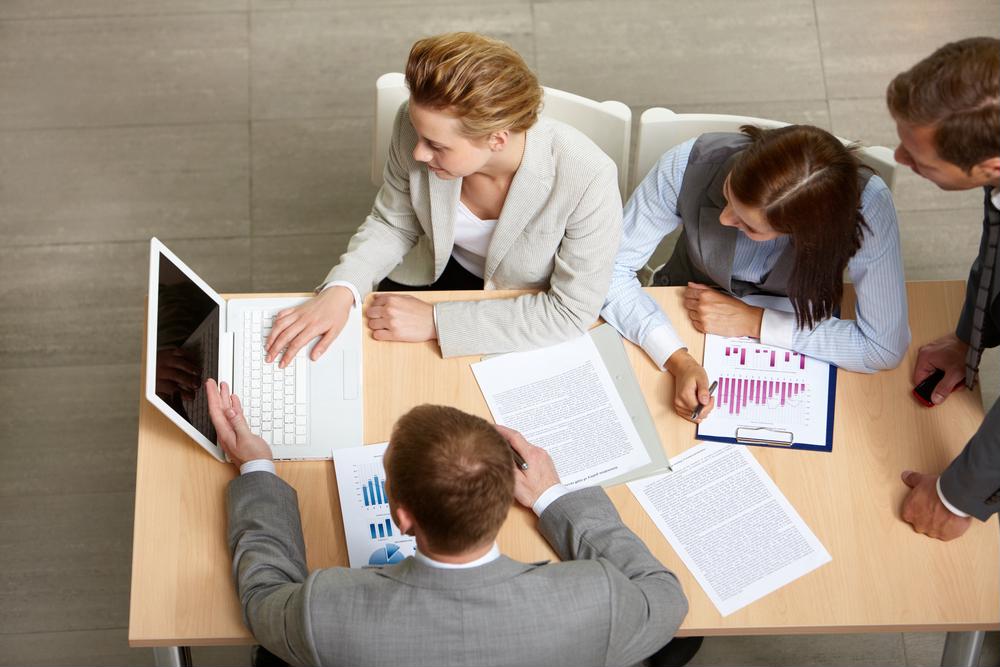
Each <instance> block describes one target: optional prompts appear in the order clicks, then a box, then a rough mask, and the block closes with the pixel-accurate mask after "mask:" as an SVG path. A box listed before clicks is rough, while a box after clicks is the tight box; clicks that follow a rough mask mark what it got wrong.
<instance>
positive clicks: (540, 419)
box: [472, 335, 650, 486]
mask: <svg viewBox="0 0 1000 667" xmlns="http://www.w3.org/2000/svg"><path fill="white" fill-rule="evenodd" d="M472 372H473V373H474V374H475V376H476V381H477V382H478V383H479V388H480V389H481V390H482V392H483V396H484V397H485V398H486V404H487V405H488V406H489V408H490V412H491V413H492V414H493V419H494V420H495V421H496V422H497V423H498V424H502V425H503V426H507V427H509V428H512V429H515V430H517V431H520V432H521V434H522V435H524V437H525V438H527V440H528V442H530V443H531V444H533V445H536V446H538V447H542V448H543V449H545V450H546V451H547V452H548V453H549V455H550V456H551V457H552V460H553V461H554V462H555V465H556V470H557V471H558V472H559V477H560V479H561V480H562V483H563V484H565V485H566V486H577V485H581V486H590V485H594V484H600V483H601V482H602V481H604V480H607V479H612V478H614V477H617V476H619V475H621V474H623V473H626V472H629V471H630V470H635V469H636V468H639V467H641V466H643V465H646V464H647V463H649V462H650V458H649V454H648V453H647V452H646V449H645V447H644V445H643V443H642V441H641V440H640V438H639V434H638V432H637V431H636V429H635V426H634V425H633V423H632V420H631V419H630V418H629V415H628V411H627V410H626V409H625V405H624V403H622V399H621V397H620V396H619V395H618V392H617V391H616V390H615V386H614V383H613V382H612V380H611V376H610V374H609V373H608V369H607V367H606V366H605V365H604V361H603V360H602V359H601V355H600V353H599V352H598V350H597V347H596V346H595V345H594V341H593V340H592V339H591V338H590V336H587V335H584V336H580V337H579V338H576V339H574V340H571V341H567V342H565V343H560V344H558V345H553V346H551V347H545V348H542V349H539V350H532V351H530V352H514V353H511V354H504V355H500V356H496V357H492V358H490V359H486V360H484V361H480V362H478V363H475V364H472Z"/></svg>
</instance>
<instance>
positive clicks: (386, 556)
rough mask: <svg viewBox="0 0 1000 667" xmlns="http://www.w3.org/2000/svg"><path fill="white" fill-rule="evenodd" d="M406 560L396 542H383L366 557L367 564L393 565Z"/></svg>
mask: <svg viewBox="0 0 1000 667" xmlns="http://www.w3.org/2000/svg"><path fill="white" fill-rule="evenodd" d="M404 560H406V557H405V556H404V555H403V552H402V551H400V550H399V545H398V544H393V543H392V542H388V543H386V544H383V545H382V546H380V547H379V548H378V549H376V550H375V552H374V553H373V554H372V555H371V557H370V558H369V559H368V564H369V565H393V564H395V563H402V562H403V561H404Z"/></svg>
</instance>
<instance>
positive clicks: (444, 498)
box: [383, 405, 514, 554]
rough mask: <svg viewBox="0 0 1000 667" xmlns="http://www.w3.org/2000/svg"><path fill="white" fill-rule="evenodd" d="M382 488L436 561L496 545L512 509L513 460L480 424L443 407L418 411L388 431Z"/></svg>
mask: <svg viewBox="0 0 1000 667" xmlns="http://www.w3.org/2000/svg"><path fill="white" fill-rule="evenodd" d="M389 443H390V444H389V449H388V450H387V451H386V455H385V458H384V459H383V463H384V464H385V474H386V488H387V492H388V493H389V495H390V496H391V497H392V498H393V500H394V501H395V502H397V503H399V504H400V505H402V506H403V507H405V508H406V509H407V510H408V511H409V512H410V514H412V515H413V518H414V519H415V520H416V522H417V524H418V525H419V526H420V529H421V530H422V531H423V533H424V535H425V537H426V538H427V542H428V546H429V547H430V548H431V549H432V550H434V551H439V552H441V553H447V554H457V553H461V552H463V551H466V550H468V549H470V548H472V547H474V546H477V545H479V544H482V543H483V542H485V541H486V540H488V539H492V538H495V537H496V534H497V533H498V532H499V531H500V526H502V525H503V522H504V520H505V519H506V518H507V512H508V511H509V510H510V506H511V503H513V502H514V460H513V459H512V458H511V453H510V447H509V446H508V445H507V441H506V440H504V439H503V437H502V436H501V435H500V434H499V433H498V432H497V430H496V429H495V428H493V426H492V425H490V424H489V422H487V421H486V420H484V419H481V418H480V417H476V416H474V415H470V414H468V413H465V412H462V411H461V410H457V409H455V408H450V407H446V406H443V405H420V406H417V407H415V408H413V409H412V410H410V411H409V412H407V413H406V414H405V415H403V416H402V417H400V418H399V420H398V421H397V422H396V425H395V426H393V429H392V436H391V437H390V438H389Z"/></svg>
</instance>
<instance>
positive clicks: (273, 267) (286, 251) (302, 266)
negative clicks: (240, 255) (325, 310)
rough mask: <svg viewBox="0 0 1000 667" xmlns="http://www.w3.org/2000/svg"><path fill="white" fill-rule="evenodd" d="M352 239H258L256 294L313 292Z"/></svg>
mask: <svg viewBox="0 0 1000 667" xmlns="http://www.w3.org/2000/svg"><path fill="white" fill-rule="evenodd" d="M350 238H351V234H350V233H348V234H309V235H305V236H269V237H266V238H261V237H257V238H254V239H253V289H254V291H255V292H310V291H312V289H313V288H314V287H316V285H318V284H319V283H320V282H321V281H322V280H323V278H324V277H326V274H327V273H329V271H330V269H332V268H333V266H334V265H335V264H336V263H337V260H338V259H339V258H340V255H341V254H342V253H343V252H344V251H345V250H347V242H348V241H349V240H350Z"/></svg>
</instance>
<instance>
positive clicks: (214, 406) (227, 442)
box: [205, 379, 274, 468]
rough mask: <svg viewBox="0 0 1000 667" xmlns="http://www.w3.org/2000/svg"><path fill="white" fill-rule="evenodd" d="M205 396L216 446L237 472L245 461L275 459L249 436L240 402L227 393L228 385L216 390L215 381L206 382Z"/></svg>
mask: <svg viewBox="0 0 1000 667" xmlns="http://www.w3.org/2000/svg"><path fill="white" fill-rule="evenodd" d="M205 395H206V397H207V398H208V414H209V416H210V417H211V418H212V425H213V426H215V431H216V432H217V433H218V434H219V444H220V445H222V451H224V452H225V453H226V455H227V456H228V457H229V460H230V461H232V462H233V465H235V466H236V467H237V468H239V467H240V466H241V465H243V464H244V463H246V462H247V461H256V460H257V459H273V458H274V457H273V456H272V455H271V447H270V446H269V445H268V444H267V443H266V442H265V441H264V438H262V437H260V436H259V435H254V434H253V433H251V432H250V427H249V426H247V420H246V418H245V417H244V416H243V406H242V405H240V399H239V397H238V396H237V395H236V394H230V393H229V385H228V384H226V383H225V382H223V383H222V386H221V387H219V386H218V385H216V384H215V380H212V379H209V380H208V381H207V382H205Z"/></svg>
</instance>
